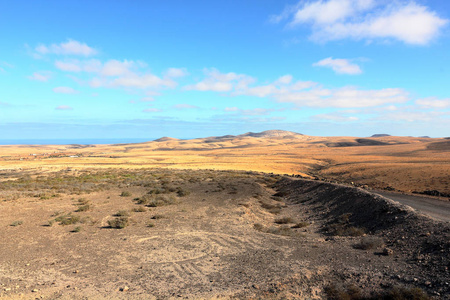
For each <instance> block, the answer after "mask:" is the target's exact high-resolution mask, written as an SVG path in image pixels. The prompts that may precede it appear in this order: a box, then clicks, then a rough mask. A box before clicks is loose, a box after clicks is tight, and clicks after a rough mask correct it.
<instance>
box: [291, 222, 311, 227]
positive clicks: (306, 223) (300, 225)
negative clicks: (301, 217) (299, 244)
mask: <svg viewBox="0 0 450 300" xmlns="http://www.w3.org/2000/svg"><path fill="white" fill-rule="evenodd" d="M308 226H309V223H308V222H303V221H302V222H298V223H297V224H295V225H294V226H292V227H291V228H303V227H308Z"/></svg>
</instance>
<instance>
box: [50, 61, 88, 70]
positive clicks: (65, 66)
mask: <svg viewBox="0 0 450 300" xmlns="http://www.w3.org/2000/svg"><path fill="white" fill-rule="evenodd" d="M55 67H56V68H58V69H59V70H61V71H66V72H81V71H82V68H81V66H80V65H79V63H78V62H75V61H71V62H68V61H58V60H57V61H55Z"/></svg>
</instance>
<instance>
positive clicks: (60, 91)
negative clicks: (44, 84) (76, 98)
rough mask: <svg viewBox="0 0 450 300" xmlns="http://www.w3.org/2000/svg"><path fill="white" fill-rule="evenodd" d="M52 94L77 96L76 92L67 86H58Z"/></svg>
mask: <svg viewBox="0 0 450 300" xmlns="http://www.w3.org/2000/svg"><path fill="white" fill-rule="evenodd" d="M53 92H55V93H58V94H78V91H76V90H74V89H73V88H71V87H67V86H59V87H55V88H54V89H53Z"/></svg>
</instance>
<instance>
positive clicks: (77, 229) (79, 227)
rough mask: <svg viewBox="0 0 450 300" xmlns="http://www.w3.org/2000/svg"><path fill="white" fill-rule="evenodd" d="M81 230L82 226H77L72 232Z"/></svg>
mask: <svg viewBox="0 0 450 300" xmlns="http://www.w3.org/2000/svg"><path fill="white" fill-rule="evenodd" d="M81 230H82V228H81V226H77V227H75V228H74V229H73V230H72V231H71V232H80V231H81Z"/></svg>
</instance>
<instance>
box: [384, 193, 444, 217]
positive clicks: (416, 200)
mask: <svg viewBox="0 0 450 300" xmlns="http://www.w3.org/2000/svg"><path fill="white" fill-rule="evenodd" d="M375 193H376V194H379V195H381V196H384V197H386V198H389V199H392V200H394V201H397V202H400V203H401V204H404V205H408V206H410V207H412V208H414V209H416V210H418V211H419V212H421V213H423V214H426V215H428V216H430V217H432V218H434V219H437V220H440V221H445V222H450V202H449V201H444V200H438V199H434V198H428V197H423V196H412V195H404V194H398V193H392V192H385V191H375Z"/></svg>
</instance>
